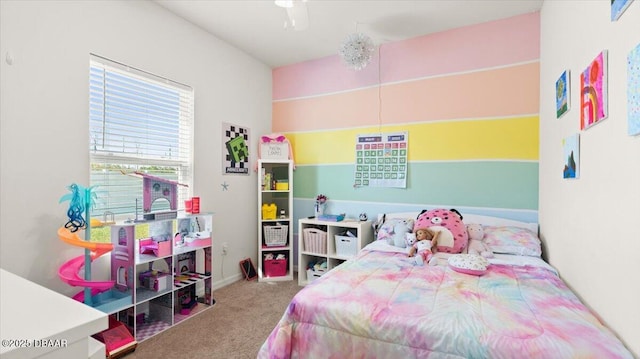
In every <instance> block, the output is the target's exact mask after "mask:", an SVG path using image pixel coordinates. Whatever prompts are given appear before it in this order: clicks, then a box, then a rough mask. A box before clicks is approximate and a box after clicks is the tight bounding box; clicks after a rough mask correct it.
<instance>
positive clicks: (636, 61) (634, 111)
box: [627, 44, 640, 136]
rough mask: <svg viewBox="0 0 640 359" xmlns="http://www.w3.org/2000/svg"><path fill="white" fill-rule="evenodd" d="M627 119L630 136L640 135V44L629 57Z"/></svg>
mask: <svg viewBox="0 0 640 359" xmlns="http://www.w3.org/2000/svg"><path fill="white" fill-rule="evenodd" d="M627 118H628V121H629V129H628V133H629V135H630V136H635V135H639V134H640V44H638V45H637V46H636V47H635V48H634V49H633V50H631V52H630V53H629V56H627Z"/></svg>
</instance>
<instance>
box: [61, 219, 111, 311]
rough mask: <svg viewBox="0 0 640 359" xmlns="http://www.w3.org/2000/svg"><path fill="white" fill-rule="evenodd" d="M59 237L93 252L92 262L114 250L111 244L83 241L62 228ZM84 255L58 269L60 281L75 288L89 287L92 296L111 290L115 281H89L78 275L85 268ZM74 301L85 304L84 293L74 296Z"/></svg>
mask: <svg viewBox="0 0 640 359" xmlns="http://www.w3.org/2000/svg"><path fill="white" fill-rule="evenodd" d="M58 237H60V239H61V240H62V241H63V242H65V243H68V244H71V245H73V246H77V247H82V248H86V249H88V250H90V251H91V260H92V261H93V260H94V259H96V258H98V257H100V256H101V255H103V254H105V253H108V252H110V251H111V250H113V245H112V244H111V243H94V242H87V241H84V240H82V239H81V238H80V237H79V236H78V235H77V234H75V233H71V232H70V231H69V230H68V229H66V228H64V227H62V228H60V229H58ZM84 260H85V257H84V255H82V256H78V257H75V258H73V259H71V260H70V261H68V262H66V263H64V264H63V265H62V266H60V268H59V269H58V276H59V277H60V279H61V280H62V281H63V282H65V283H67V284H69V285H71V286H74V287H88V288H91V295H96V294H99V293H102V292H105V291H107V290H109V289H111V288H112V287H113V286H114V284H115V281H95V282H94V281H87V280H85V279H84V278H82V277H80V276H79V275H78V272H80V270H81V269H82V267H84ZM73 299H75V300H77V301H80V302H83V301H84V291H81V292H80V293H78V294H76V295H75V296H73Z"/></svg>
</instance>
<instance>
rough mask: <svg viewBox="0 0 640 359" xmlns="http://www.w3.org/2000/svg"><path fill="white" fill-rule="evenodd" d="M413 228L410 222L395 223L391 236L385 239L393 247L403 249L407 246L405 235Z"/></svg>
mask: <svg viewBox="0 0 640 359" xmlns="http://www.w3.org/2000/svg"><path fill="white" fill-rule="evenodd" d="M412 228H413V221H412V220H402V221H398V222H396V224H395V225H394V226H393V236H392V237H389V238H388V239H387V242H388V243H389V244H391V245H393V246H396V247H400V248H405V247H406V246H407V240H406V238H407V233H410V232H411V229H412Z"/></svg>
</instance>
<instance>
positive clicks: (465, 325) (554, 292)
mask: <svg viewBox="0 0 640 359" xmlns="http://www.w3.org/2000/svg"><path fill="white" fill-rule="evenodd" d="M540 263H541V266H533V265H507V264H493V265H491V266H490V268H489V271H488V272H487V273H485V274H484V275H483V276H480V277H476V276H472V275H468V274H462V273H457V272H455V271H453V270H451V269H450V268H448V267H447V266H415V265H413V264H412V262H411V261H410V260H409V258H407V257H406V255H405V254H401V253H384V252H378V251H370V250H363V251H361V252H360V254H359V255H358V257H357V258H356V259H355V260H350V261H347V262H345V263H343V264H342V265H340V266H338V267H336V268H335V269H333V270H331V271H330V272H328V273H327V274H325V275H324V276H322V277H321V278H319V279H317V280H315V281H314V282H313V283H311V284H309V285H308V286H306V287H305V288H304V289H303V290H301V291H300V292H299V293H298V294H297V295H296V296H295V297H294V298H293V300H292V301H291V303H290V304H289V307H288V308H287V310H286V312H285V314H284V316H283V317H282V319H281V320H280V323H279V324H278V325H277V327H276V328H275V329H274V330H273V332H272V333H271V335H270V336H269V338H268V339H267V340H266V341H265V343H264V344H263V346H262V348H261V349H260V352H259V354H258V357H259V358H305V359H306V358H509V359H511V358H633V357H632V355H631V353H630V352H629V351H628V350H627V349H626V348H625V347H624V346H623V344H622V343H621V342H620V341H619V340H618V339H617V338H616V337H615V336H614V335H613V334H612V333H611V332H610V331H609V330H608V329H607V328H606V327H604V326H603V325H602V324H601V323H600V322H599V321H598V319H596V317H595V316H594V315H593V314H592V313H591V312H590V311H589V310H588V309H587V308H586V307H585V306H584V305H583V304H582V303H581V302H580V301H579V300H578V298H577V297H576V296H575V295H574V294H573V293H572V292H571V291H570V290H569V289H568V288H567V286H566V285H565V284H564V283H563V281H562V280H561V279H560V278H559V277H558V276H557V275H556V274H555V272H553V271H552V270H550V267H549V266H548V265H546V264H545V263H544V262H542V260H540Z"/></svg>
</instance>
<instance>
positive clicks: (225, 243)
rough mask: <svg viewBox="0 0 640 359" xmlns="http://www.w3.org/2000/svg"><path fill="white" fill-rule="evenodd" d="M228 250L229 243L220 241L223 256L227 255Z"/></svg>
mask: <svg viewBox="0 0 640 359" xmlns="http://www.w3.org/2000/svg"><path fill="white" fill-rule="evenodd" d="M228 251H229V244H227V242H224V243H222V255H223V256H225V255H227V252H228Z"/></svg>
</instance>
